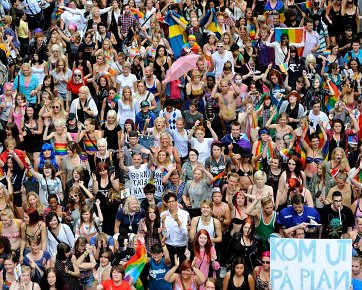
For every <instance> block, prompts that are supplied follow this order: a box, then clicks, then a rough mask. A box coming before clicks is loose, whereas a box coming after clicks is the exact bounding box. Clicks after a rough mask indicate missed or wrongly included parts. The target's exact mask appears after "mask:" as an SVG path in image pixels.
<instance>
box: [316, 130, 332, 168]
mask: <svg viewBox="0 0 362 290" xmlns="http://www.w3.org/2000/svg"><path fill="white" fill-rule="evenodd" d="M315 132H316V133H317V135H318V137H319V147H320V148H322V146H323V144H324V142H325V144H324V146H323V148H322V154H323V156H324V160H325V161H328V155H329V141H328V138H327V140H324V137H323V133H322V129H321V127H320V126H319V124H317V126H316V130H315Z"/></svg>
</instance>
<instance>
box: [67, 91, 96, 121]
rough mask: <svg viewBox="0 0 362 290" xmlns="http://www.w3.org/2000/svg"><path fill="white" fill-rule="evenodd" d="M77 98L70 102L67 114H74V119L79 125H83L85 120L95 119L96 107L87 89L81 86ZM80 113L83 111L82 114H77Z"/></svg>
mask: <svg viewBox="0 0 362 290" xmlns="http://www.w3.org/2000/svg"><path fill="white" fill-rule="evenodd" d="M78 96H79V97H78V98H77V99H74V100H73V101H72V103H71V105H70V111H69V113H73V114H75V118H76V119H77V120H78V121H79V122H81V123H84V122H85V120H86V119H87V118H95V117H97V116H98V109H97V105H96V103H95V101H94V99H93V98H92V96H91V94H90V91H89V88H88V87H87V86H81V87H80V89H79V93H78ZM81 111H83V114H78V112H81Z"/></svg>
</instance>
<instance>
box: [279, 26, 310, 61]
mask: <svg viewBox="0 0 362 290" xmlns="http://www.w3.org/2000/svg"><path fill="white" fill-rule="evenodd" d="M282 34H287V35H288V36H289V45H292V44H295V43H301V42H303V41H304V28H303V27H292V28H280V27H277V28H275V29H274V35H275V41H278V42H280V38H281V36H282ZM302 54H303V48H298V55H299V56H302Z"/></svg>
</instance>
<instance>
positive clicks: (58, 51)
mask: <svg viewBox="0 0 362 290" xmlns="http://www.w3.org/2000/svg"><path fill="white" fill-rule="evenodd" d="M49 53H50V55H49V58H48V66H49V68H48V71H52V70H53V69H54V68H55V64H56V62H57V60H58V59H59V58H62V59H64V60H65V61H66V62H67V63H68V59H67V57H66V56H65V55H64V51H63V49H62V48H61V47H60V46H59V45H58V44H53V45H52V47H51V49H50V50H49Z"/></svg>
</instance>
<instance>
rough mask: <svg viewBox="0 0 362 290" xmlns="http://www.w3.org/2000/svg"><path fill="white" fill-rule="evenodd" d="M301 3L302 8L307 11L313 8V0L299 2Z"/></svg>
mask: <svg viewBox="0 0 362 290" xmlns="http://www.w3.org/2000/svg"><path fill="white" fill-rule="evenodd" d="M298 4H299V5H300V8H301V9H302V10H303V11H306V10H307V9H308V8H312V6H313V3H312V1H306V2H302V3H298Z"/></svg>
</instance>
